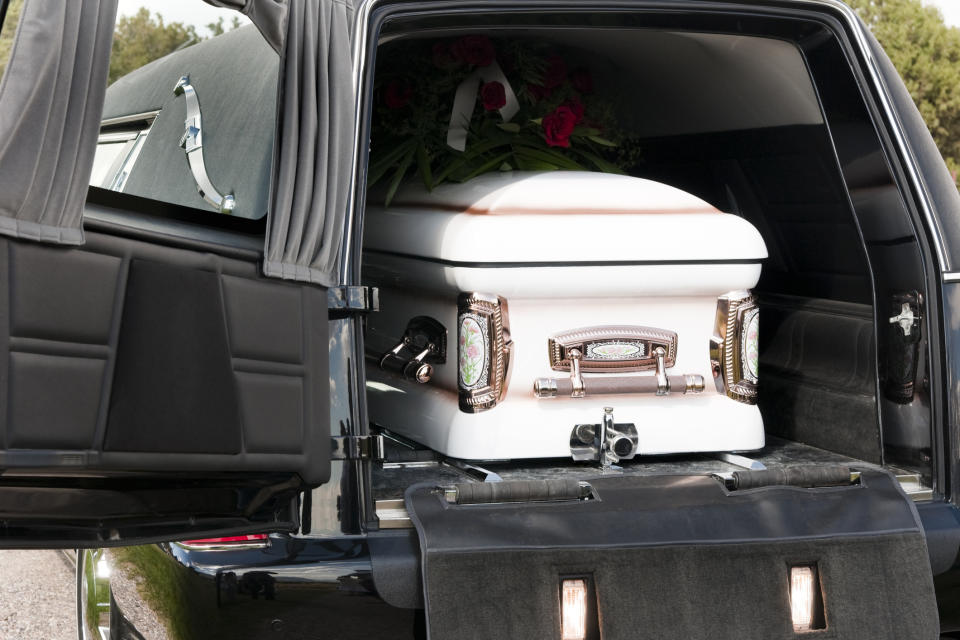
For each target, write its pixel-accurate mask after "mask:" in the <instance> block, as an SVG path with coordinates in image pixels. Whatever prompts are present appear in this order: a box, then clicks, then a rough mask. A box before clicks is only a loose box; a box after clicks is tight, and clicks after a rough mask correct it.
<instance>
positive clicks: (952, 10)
mask: <svg viewBox="0 0 960 640" xmlns="http://www.w3.org/2000/svg"><path fill="white" fill-rule="evenodd" d="M923 3H924V4H928V5H932V6H934V7H937V8H939V9H940V13H942V14H943V19H944V21H945V22H946V23H947V24H949V25H951V26H953V27H960V0H923Z"/></svg>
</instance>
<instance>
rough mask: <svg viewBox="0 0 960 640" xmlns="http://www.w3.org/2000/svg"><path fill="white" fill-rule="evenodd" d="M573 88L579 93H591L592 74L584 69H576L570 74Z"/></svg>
mask: <svg viewBox="0 0 960 640" xmlns="http://www.w3.org/2000/svg"><path fill="white" fill-rule="evenodd" d="M570 82H571V84H573V88H574V89H576V90H577V91H579V92H580V93H593V76H592V75H590V72H589V71H587V70H586V69H577V70H576V71H574V72H573V74H572V75H571V76H570Z"/></svg>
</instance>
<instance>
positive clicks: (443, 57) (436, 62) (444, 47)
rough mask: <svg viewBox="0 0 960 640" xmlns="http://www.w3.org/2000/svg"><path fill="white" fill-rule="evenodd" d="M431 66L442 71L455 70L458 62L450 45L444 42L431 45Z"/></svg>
mask: <svg viewBox="0 0 960 640" xmlns="http://www.w3.org/2000/svg"><path fill="white" fill-rule="evenodd" d="M433 66H435V67H436V68H438V69H443V70H444V71H449V70H451V69H456V68H457V67H459V66H460V61H459V60H457V58H456V57H454V55H453V51H452V50H451V49H450V45H449V44H447V43H446V42H437V43H436V44H434V45H433Z"/></svg>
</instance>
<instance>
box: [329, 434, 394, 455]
mask: <svg viewBox="0 0 960 640" xmlns="http://www.w3.org/2000/svg"><path fill="white" fill-rule="evenodd" d="M330 440H331V443H330V459H331V460H383V459H384V458H385V457H386V449H385V445H384V442H383V436H379V435H376V436H373V435H371V436H334V437H332V438H331V439H330Z"/></svg>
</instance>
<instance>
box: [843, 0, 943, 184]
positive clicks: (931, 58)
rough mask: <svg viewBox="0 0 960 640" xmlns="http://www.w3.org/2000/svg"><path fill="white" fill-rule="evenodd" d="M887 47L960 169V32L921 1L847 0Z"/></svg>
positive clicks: (936, 135)
mask: <svg viewBox="0 0 960 640" xmlns="http://www.w3.org/2000/svg"><path fill="white" fill-rule="evenodd" d="M847 3H848V4H849V5H850V6H851V7H853V8H854V9H856V11H857V13H859V14H860V17H861V18H863V20H864V22H866V23H867V25H868V26H869V27H870V30H871V31H873V34H874V35H875V36H876V37H877V40H879V41H880V44H881V45H883V48H884V49H885V50H886V52H887V55H889V56H890V60H891V62H893V65H894V66H895V67H896V68H897V71H899V72H900V75H901V76H902V77H903V81H904V83H905V84H906V85H907V89H908V90H909V91H910V95H911V96H913V100H914V102H916V103H917V107H918V108H919V109H920V113H921V114H922V115H923V119H924V120H925V121H926V123H927V127H929V129H930V132H931V133H932V134H933V139H934V140H936V142H937V146H938V147H939V148H940V153H941V154H943V157H944V159H945V160H946V161H947V166H949V167H950V169H951V170H952V171H953V172H954V175H956V173H957V171H958V170H960V29H956V28H954V27H950V26H947V25H946V24H944V22H943V15H942V14H941V13H940V10H939V9H937V8H935V7H927V6H924V5H923V4H922V2H921V0H847Z"/></svg>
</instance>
